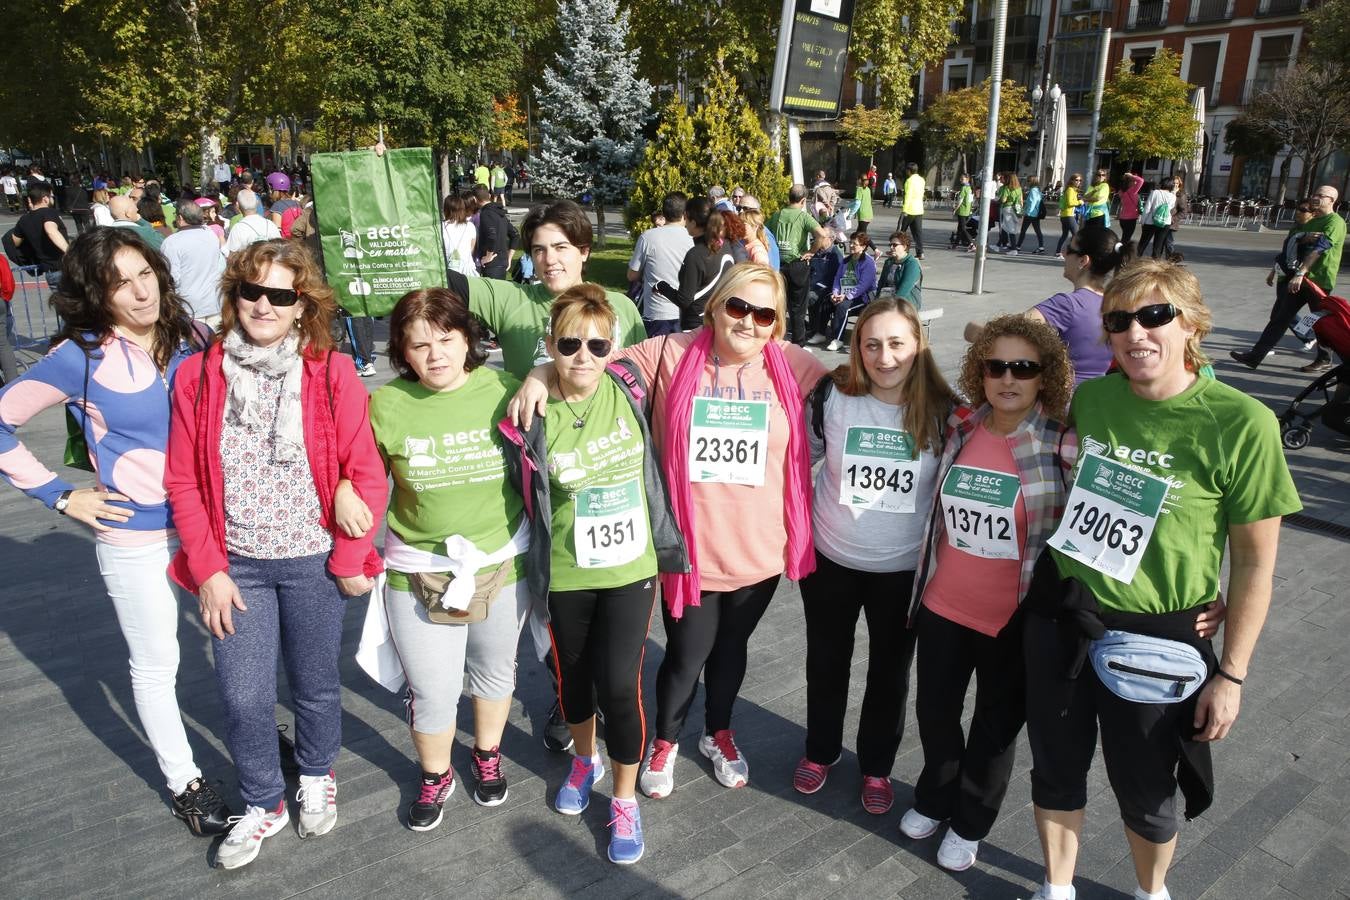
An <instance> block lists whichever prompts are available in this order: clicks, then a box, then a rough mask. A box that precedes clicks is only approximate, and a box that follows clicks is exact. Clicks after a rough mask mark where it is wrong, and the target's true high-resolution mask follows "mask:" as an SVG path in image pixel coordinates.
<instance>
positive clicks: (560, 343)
mask: <svg viewBox="0 0 1350 900" xmlns="http://www.w3.org/2000/svg"><path fill="white" fill-rule="evenodd" d="M585 343H586V349H587V350H589V351H591V356H609V351H610V350H612V349H613V348H614V342H613V341H607V340H605V339H604V338H587V339H586V342H585ZM581 344H582V341H581V338H555V339H554V341H553V346H555V347H557V348H558V352H559V353H561V354H562V355H563V356H576V355H577V351H578V350H580V349H581Z"/></svg>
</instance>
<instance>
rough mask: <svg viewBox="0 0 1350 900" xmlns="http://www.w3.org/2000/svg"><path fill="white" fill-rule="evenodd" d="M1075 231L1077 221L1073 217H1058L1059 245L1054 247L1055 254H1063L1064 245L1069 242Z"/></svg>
mask: <svg viewBox="0 0 1350 900" xmlns="http://www.w3.org/2000/svg"><path fill="white" fill-rule="evenodd" d="M1077 230H1078V220H1077V219H1076V218H1074V217H1073V216H1060V217H1059V243H1058V244H1056V245H1055V252H1056V253H1063V252H1064V245H1065V244H1067V243H1068V242H1069V238H1071V237H1073V234H1074V232H1075V231H1077Z"/></svg>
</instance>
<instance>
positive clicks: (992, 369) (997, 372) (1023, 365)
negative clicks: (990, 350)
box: [984, 359, 1044, 381]
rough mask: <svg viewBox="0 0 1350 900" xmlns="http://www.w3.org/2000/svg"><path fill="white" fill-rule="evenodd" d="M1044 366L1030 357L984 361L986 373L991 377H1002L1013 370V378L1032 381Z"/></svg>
mask: <svg viewBox="0 0 1350 900" xmlns="http://www.w3.org/2000/svg"><path fill="white" fill-rule="evenodd" d="M1043 369H1044V367H1043V366H1042V365H1041V364H1040V363H1038V362H1032V361H1031V360H1029V359H1014V360H1004V359H986V360H985V361H984V374H986V375H988V376H989V377H990V378H1002V377H1003V373H1004V372H1012V376H1013V378H1016V379H1017V380H1018V381H1030V380H1031V379H1033V378H1035V377H1036V376H1037V375H1039V374H1041V372H1042V371H1043Z"/></svg>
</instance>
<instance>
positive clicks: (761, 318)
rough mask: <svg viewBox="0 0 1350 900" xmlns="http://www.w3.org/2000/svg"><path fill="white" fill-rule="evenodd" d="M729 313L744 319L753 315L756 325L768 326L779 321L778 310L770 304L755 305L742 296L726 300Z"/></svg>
mask: <svg viewBox="0 0 1350 900" xmlns="http://www.w3.org/2000/svg"><path fill="white" fill-rule="evenodd" d="M726 309H727V315H729V316H731V317H732V318H733V319H737V320H739V319H744V318H745V317H746V316H750V315H753V316H754V317H755V324H756V325H763V326H765V327H768V326H769V325H772V324H773V323H774V322H776V321H778V310H776V309H773V308H772V307H768V306H753V305H751V304H749V303H746V302H745V301H744V300H742V299H741V298H740V297H730V298H728V299H727V302H726Z"/></svg>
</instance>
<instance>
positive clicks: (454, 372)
mask: <svg viewBox="0 0 1350 900" xmlns="http://www.w3.org/2000/svg"><path fill="white" fill-rule="evenodd" d="M479 338H480V329H479V326H478V323H477V321H475V320H474V318H473V317H472V316H471V315H470V314H469V310H468V308H467V307H466V305H465V303H464V301H463V299H462V298H460V297H457V296H455V295H454V294H453V293H451V292H450V291H449V290H446V289H445V288H431V289H429V290H418V291H413V292H411V293H409V294H406V295H405V296H404V297H403V298H402V299H400V300H399V302H398V304H397V305H395V307H394V310H393V313H392V314H391V315H390V319H389V361H390V363H391V364H392V365H393V367H394V369H395V370H396V371H397V372H398V374H399V378H397V379H395V380H394V381H392V382H390V383H389V384H386V385H385V386H384V387H382V388H380V389H379V390H377V391H376V392H375V394H374V395H373V396H372V397H371V400H370V420H371V428H372V430H373V431H374V434H375V443H376V446H377V447H378V448H379V451H380V454H381V456H382V457H383V458H384V462H385V467H386V469H387V470H388V471H389V474H390V475H391V476H392V478H393V484H394V490H393V493H392V495H391V497H390V503H389V510H388V513H387V515H386V524H387V525H388V532H387V535H386V537H385V565H386V567H387V570H388V575H387V584H386V587H385V590H384V592H383V594H378V593H377V594H375V595H373V596H372V597H371V601H370V602H371V603H373V604H383V612H384V615H385V618H387V621H388V627H389V632H390V634H391V636H392V639H393V643H394V646H395V647H396V648H397V652H398V660H399V663H400V664H401V666H402V669H403V675H404V677H405V678H406V679H407V682H408V699H407V706H408V723H409V726H410V729H411V732H412V742H413V746H414V748H415V749H416V752H417V758H418V762H419V763H420V765H421V773H422V774H421V781H420V784H419V793H418V798H417V800H416V801H414V802H413V804H412V806H411V808H410V809H409V811H408V826H409V827H410V828H412V829H413V830H414V831H429V830H431V829H433V828H435V827H436V826H437V825H439V824H440V821H441V817H442V807H443V806H444V805H445V801H446V799H447V798H448V797H449V796H450V794H451V793H452V792H453V791H454V773H453V771H452V770H451V768H450V754H451V748H452V747H453V745H454V738H455V721H456V709H457V707H458V705H459V697H460V693H461V689H462V687H463V685H464V681H465V673H466V672H467V674H468V685H469V694H470V696H471V697H472V698H473V711H474V751H473V756H472V760H471V766H470V768H471V771H472V774H473V780H474V789H473V798H474V801H475V802H476V803H477V804H478V805H480V806H496V805H498V804H500V803H502V802H504V801H505V800H506V796H507V783H506V776H505V774H504V773H503V772H502V757H501V752H500V746H501V742H502V734H503V732H504V730H505V728H506V720H507V716H508V714H509V713H510V710H511V695H512V693H513V692H514V690H515V671H516V644H517V642H518V640H519V638H520V629H521V627H522V626H523V624H524V622H525V619H526V615H527V613H528V612H529V609H530V606H531V601H532V599H534V598H535V593H534V592H533V591H532V590H531V589H530V587H529V586H527V584H526V580H525V578H524V570H523V562H524V557H523V556H522V555H521V554H522V553H524V552H525V550H526V549H527V548H528V530H527V529H525V528H523V527H522V526H523V523H524V501H523V500H522V499H521V496H520V494H519V493H518V492H517V491H516V490H515V489H514V488H513V487H512V486H511V484H510V483H509V482H508V480H507V477H506V461H505V458H504V455H503V442H504V438H503V437H502V435H501V434H500V433H499V432H498V431H497V429H496V427H495V425H496V423H497V421H498V420H499V419H500V418H501V416H502V414H503V413H504V412H505V409H506V404H507V402H508V401H509V400H510V398H511V396H512V395H513V394H514V393H515V391H516V389H517V387H518V386H519V382H518V381H517V380H516V379H515V378H512V377H511V376H510V375H508V374H506V373H504V372H501V371H498V370H496V369H491V368H487V367H485V366H483V363H484V362H486V360H487V356H486V354H485V353H483V352H482V351H481V350H479V349H478V340H479ZM447 579H448V581H447ZM538 599H540V600H542V598H538ZM482 601H487V602H488V606H487V609H486V614H485V615H484V616H483V617H482V618H481V619H479V618H478V617H477V616H476V615H475V610H476V607H477V608H479V609H480V610H481V604H482ZM461 610H463V611H461ZM382 683H383V682H382Z"/></svg>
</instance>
